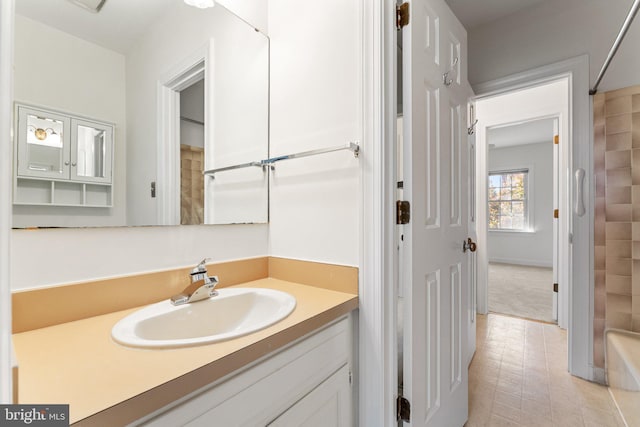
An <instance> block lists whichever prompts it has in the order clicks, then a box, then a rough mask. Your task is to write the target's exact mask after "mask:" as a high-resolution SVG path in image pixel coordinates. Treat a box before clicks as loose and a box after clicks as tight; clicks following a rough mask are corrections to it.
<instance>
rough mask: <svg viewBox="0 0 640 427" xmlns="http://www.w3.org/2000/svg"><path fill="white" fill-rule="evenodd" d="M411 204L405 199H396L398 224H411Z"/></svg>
mask: <svg viewBox="0 0 640 427" xmlns="http://www.w3.org/2000/svg"><path fill="white" fill-rule="evenodd" d="M410 220H411V204H410V203H409V202H407V201H405V200H398V201H396V224H409V221H410Z"/></svg>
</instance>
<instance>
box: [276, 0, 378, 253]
mask: <svg viewBox="0 0 640 427" xmlns="http://www.w3.org/2000/svg"><path fill="white" fill-rule="evenodd" d="M360 23H361V11H360V2H359V1H358V0H328V1H322V2H319V1H311V0H305V1H300V2H295V7H292V3H291V1H286V0H270V1H269V33H270V37H271V141H270V155H271V156H278V155H283V154H289V153H295V152H298V151H305V150H312V149H317V148H323V147H331V146H334V145H340V144H346V143H348V142H349V141H355V140H359V141H360V142H361V143H362V131H361V129H362V128H361V122H360V121H361V116H362V106H361V101H360V99H361V86H362V76H363V72H362V66H361V55H362V54H361V50H362V45H361V34H362V31H361V26H360V25H361V24H360ZM363 149H364V150H366V149H367V147H366V143H365V145H364V148H363ZM271 179H272V183H271V194H270V253H271V255H273V256H281V257H289V258H297V259H309V260H315V261H321V262H330V263H337V264H346V265H358V260H359V244H360V234H361V232H360V197H361V196H360V164H359V160H358V159H355V158H354V157H353V155H352V154H351V153H350V152H348V151H339V152H335V153H331V154H323V155H318V156H314V157H308V158H302V159H294V160H288V161H284V162H280V163H277V164H276V170H275V172H273V173H272V174H271Z"/></svg>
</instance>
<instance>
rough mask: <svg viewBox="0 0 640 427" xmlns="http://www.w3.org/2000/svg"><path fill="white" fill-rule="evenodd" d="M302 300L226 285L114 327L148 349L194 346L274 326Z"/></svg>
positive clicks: (119, 338) (122, 337)
mask: <svg viewBox="0 0 640 427" xmlns="http://www.w3.org/2000/svg"><path fill="white" fill-rule="evenodd" d="M295 306H296V299H295V298H294V297H293V296H292V295H290V294H288V293H286V292H281V291H276V290H274V289H263V288H224V289H219V290H218V295H216V296H213V297H211V298H208V299H206V300H202V301H198V302H194V303H189V304H184V305H178V306H174V305H172V304H171V303H170V302H169V300H166V301H161V302H159V303H156V304H152V305H149V306H147V307H144V308H142V309H140V310H138V311H136V312H133V313H131V314H130V315H129V316H127V317H125V318H124V319H122V320H120V321H119V322H118V323H116V324H115V326H114V327H113V329H112V330H111V336H112V337H113V339H114V340H115V341H116V342H118V343H120V344H123V345H126V346H131V347H143V348H171V347H188V346H194V345H202V344H210V343H213V342H217V341H223V340H228V339H231V338H236V337H239V336H241V335H246V334H249V333H251V332H255V331H258V330H260V329H263V328H266V327H267V326H270V325H273V324H274V323H276V322H278V321H280V320H282V319H284V318H285V317H287V316H288V315H289V314H290V313H291V312H292V311H293V309H294V308H295Z"/></svg>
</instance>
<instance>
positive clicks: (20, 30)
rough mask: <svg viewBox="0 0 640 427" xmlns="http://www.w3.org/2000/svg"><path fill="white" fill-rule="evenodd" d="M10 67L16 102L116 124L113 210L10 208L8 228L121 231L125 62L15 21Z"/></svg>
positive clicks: (123, 214)
mask: <svg viewBox="0 0 640 427" xmlns="http://www.w3.org/2000/svg"><path fill="white" fill-rule="evenodd" d="M14 64H15V73H14V98H15V100H16V101H18V102H25V103H30V104H35V105H40V106H44V107H49V108H52V109H56V110H61V111H65V112H69V113H75V114H78V115H83V116H87V117H90V118H94V119H98V120H102V121H107V122H112V123H115V134H114V144H115V145H114V161H113V183H114V187H113V191H114V206H113V208H110V209H106V208H105V209H103V208H100V209H94V208H90V209H87V208H68V207H65V208H60V207H50V206H15V207H14V208H13V213H14V216H13V226H14V227H29V226H31V227H32V226H37V225H43V226H58V227H83V226H84V227H86V226H115V225H125V221H126V207H125V201H126V186H125V181H126V159H125V155H126V116H125V58H124V56H123V55H122V54H120V53H117V52H114V51H111V50H108V49H105V48H103V47H100V46H98V45H95V44H92V43H89V42H87V41H85V40H82V39H79V38H77V37H74V36H72V35H69V34H67V33H64V32H62V31H59V30H57V29H54V28H52V27H49V26H47V25H44V24H41V23H40V22H37V21H33V20H31V19H29V18H25V17H23V16H20V15H16V20H15V61H14Z"/></svg>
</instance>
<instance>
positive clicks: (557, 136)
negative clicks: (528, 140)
mask: <svg viewBox="0 0 640 427" xmlns="http://www.w3.org/2000/svg"><path fill="white" fill-rule="evenodd" d="M553 143H554V144H556V145H558V144H560V135H556V136H554V137H553Z"/></svg>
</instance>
